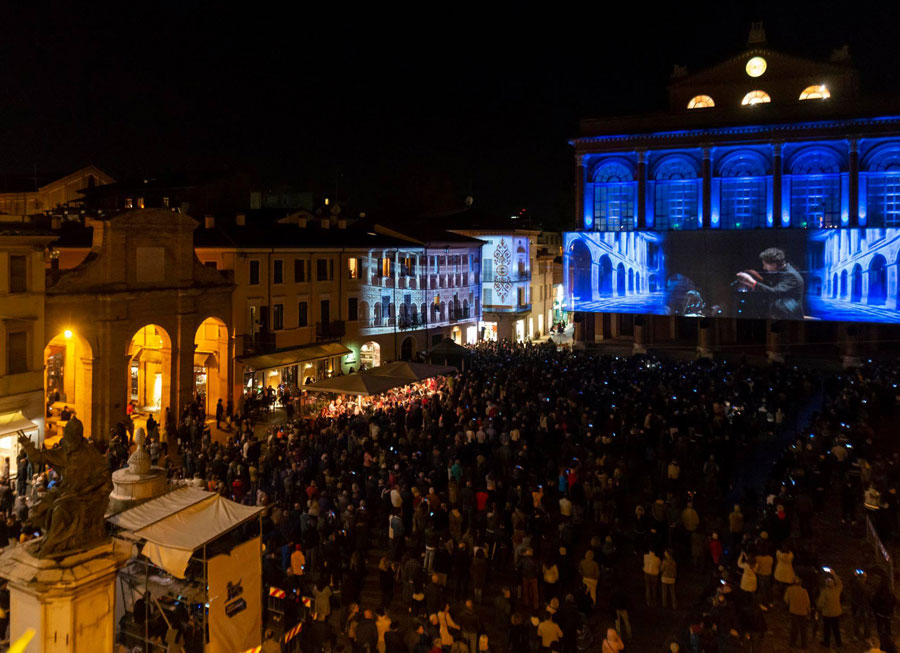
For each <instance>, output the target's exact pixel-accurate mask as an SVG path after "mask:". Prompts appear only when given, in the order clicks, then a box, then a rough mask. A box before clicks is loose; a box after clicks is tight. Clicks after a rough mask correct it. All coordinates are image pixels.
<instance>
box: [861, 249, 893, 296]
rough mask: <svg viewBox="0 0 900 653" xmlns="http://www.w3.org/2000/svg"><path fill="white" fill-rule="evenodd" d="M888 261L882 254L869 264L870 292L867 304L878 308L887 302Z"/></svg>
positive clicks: (874, 257) (877, 255)
mask: <svg viewBox="0 0 900 653" xmlns="http://www.w3.org/2000/svg"><path fill="white" fill-rule="evenodd" d="M887 285H888V284H887V261H886V260H885V258H884V257H883V256H882V255H881V254H876V255H875V256H873V257H872V260H871V261H870V262H869V292H868V294H867V295H866V303H867V304H874V305H877V306H881V305H883V304H884V303H885V302H886V301H887Z"/></svg>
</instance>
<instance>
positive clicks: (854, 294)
mask: <svg viewBox="0 0 900 653" xmlns="http://www.w3.org/2000/svg"><path fill="white" fill-rule="evenodd" d="M861 299H862V266H860V264H859V263H857V264H856V265H854V266H853V272H852V273H851V274H850V301H851V302H858V301H860V300H861Z"/></svg>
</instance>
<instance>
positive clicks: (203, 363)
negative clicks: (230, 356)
mask: <svg viewBox="0 0 900 653" xmlns="http://www.w3.org/2000/svg"><path fill="white" fill-rule="evenodd" d="M218 366H219V364H218V362H217V361H216V355H215V353H214V352H211V351H195V352H194V367H208V368H210V369H212V368H216V367H218Z"/></svg>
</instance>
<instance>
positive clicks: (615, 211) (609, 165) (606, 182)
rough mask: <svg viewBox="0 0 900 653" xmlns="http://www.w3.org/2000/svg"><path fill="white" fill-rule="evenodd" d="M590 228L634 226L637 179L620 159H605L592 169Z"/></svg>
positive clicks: (618, 229) (604, 228)
mask: <svg viewBox="0 0 900 653" xmlns="http://www.w3.org/2000/svg"><path fill="white" fill-rule="evenodd" d="M593 186H594V229H596V230H598V231H623V230H631V229H634V204H635V194H636V191H637V182H636V181H635V180H634V173H633V172H632V170H631V168H630V167H629V166H628V165H627V164H626V163H625V162H623V161H607V162H605V163H602V164H601V165H600V166H598V167H597V169H596V170H595V171H594V183H593Z"/></svg>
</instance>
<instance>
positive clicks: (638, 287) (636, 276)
mask: <svg viewBox="0 0 900 653" xmlns="http://www.w3.org/2000/svg"><path fill="white" fill-rule="evenodd" d="M634 292H636V293H638V294H640V293H641V273H640V272H635V273H634Z"/></svg>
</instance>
